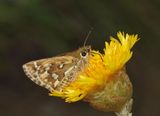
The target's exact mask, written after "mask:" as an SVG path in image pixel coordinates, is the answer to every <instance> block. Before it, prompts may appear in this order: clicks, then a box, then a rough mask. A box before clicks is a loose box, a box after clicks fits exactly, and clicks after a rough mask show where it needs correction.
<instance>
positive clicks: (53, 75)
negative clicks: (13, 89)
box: [23, 56, 77, 91]
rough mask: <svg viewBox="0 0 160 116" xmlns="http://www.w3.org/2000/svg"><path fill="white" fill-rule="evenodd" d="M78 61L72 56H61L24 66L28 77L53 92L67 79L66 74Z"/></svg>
mask: <svg viewBox="0 0 160 116" xmlns="http://www.w3.org/2000/svg"><path fill="white" fill-rule="evenodd" d="M76 61H77V59H76V58H74V57H72V56H60V57H53V58H47V59H42V60H37V61H31V62H29V63H26V64H24V65H23V69H24V72H25V73H26V75H27V76H28V77H29V78H30V79H31V80H32V81H33V82H35V83H36V84H38V85H40V86H42V87H45V88H47V89H48V90H49V91H53V90H54V89H56V88H57V86H58V84H60V82H61V81H62V80H63V78H64V77H65V72H67V70H68V69H69V68H70V67H74V65H75V63H76Z"/></svg>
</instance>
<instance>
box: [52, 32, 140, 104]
mask: <svg viewBox="0 0 160 116" xmlns="http://www.w3.org/2000/svg"><path fill="white" fill-rule="evenodd" d="M117 36H118V39H119V40H117V39H115V38H113V37H111V38H110V40H111V41H110V43H108V42H105V49H104V54H101V53H100V52H98V51H94V50H92V55H91V56H90V57H89V61H88V65H87V66H86V67H85V68H84V70H82V72H80V73H79V74H78V75H77V78H76V80H75V81H73V82H71V83H70V84H69V85H68V86H66V87H65V88H64V89H63V91H53V92H52V93H50V95H51V96H57V97H61V98H63V99H65V101H66V102H76V101H79V100H81V99H88V98H89V96H91V95H92V94H94V93H96V92H98V91H101V90H103V89H104V88H105V86H106V84H107V83H108V82H109V80H112V78H113V75H114V74H116V73H117V72H118V71H119V70H121V69H122V68H123V67H124V65H125V64H126V62H127V61H128V60H129V59H130V58H131V57H132V51H131V48H132V47H133V45H134V44H135V43H136V42H137V41H138V36H137V35H129V34H124V33H121V32H118V33H117Z"/></svg>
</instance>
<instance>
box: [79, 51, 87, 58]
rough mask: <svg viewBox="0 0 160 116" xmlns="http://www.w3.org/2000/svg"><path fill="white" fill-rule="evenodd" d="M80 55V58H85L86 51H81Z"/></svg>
mask: <svg viewBox="0 0 160 116" xmlns="http://www.w3.org/2000/svg"><path fill="white" fill-rule="evenodd" d="M80 55H81V57H86V56H87V55H88V53H87V52H86V51H82V52H81V53H80Z"/></svg>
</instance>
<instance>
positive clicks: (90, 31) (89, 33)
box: [83, 27, 93, 47]
mask: <svg viewBox="0 0 160 116" xmlns="http://www.w3.org/2000/svg"><path fill="white" fill-rule="evenodd" d="M92 30H93V28H92V27H91V29H90V30H89V32H88V34H87V36H86V38H85V41H84V44H83V46H84V47H85V45H86V43H87V40H88V38H89V36H90V35H91V33H92Z"/></svg>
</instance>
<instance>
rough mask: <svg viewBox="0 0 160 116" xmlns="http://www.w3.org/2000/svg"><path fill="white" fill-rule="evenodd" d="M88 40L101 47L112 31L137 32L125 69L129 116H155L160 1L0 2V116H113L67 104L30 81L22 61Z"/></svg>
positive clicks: (159, 94)
mask: <svg viewBox="0 0 160 116" xmlns="http://www.w3.org/2000/svg"><path fill="white" fill-rule="evenodd" d="M91 27H93V28H94V29H93V32H92V34H91V36H90V39H89V40H88V44H91V45H92V47H93V48H94V49H96V50H100V51H102V50H103V48H104V42H105V41H109V36H110V35H113V36H114V37H115V36H116V33H117V31H124V32H128V33H130V34H138V35H139V37H140V38H141V40H140V41H139V42H138V43H137V44H136V45H135V46H134V48H133V51H134V55H133V58H132V59H131V60H130V61H129V62H128V64H127V69H128V74H129V76H130V79H131V81H132V82H133V85H134V100H135V101H134V106H133V113H134V116H160V100H159V98H160V84H159V83H160V52H159V51H160V45H159V44H160V0H150V1H149V0H121V1H120V0H117V1H114V0H0V116H89V115H91V116H114V114H113V113H104V112H99V111H96V110H94V109H92V108H91V107H90V106H89V105H88V104H87V103H84V102H77V103H72V104H68V103H65V102H64V101H63V100H61V99H59V98H55V97H49V96H48V91H47V90H45V89H44V88H41V87H39V86H37V85H35V84H34V83H33V82H31V81H30V80H29V79H28V78H27V77H26V76H25V74H24V72H23V70H22V67H21V66H22V64H24V63H26V62H28V61H31V60H35V59H40V58H46V57H51V56H55V55H57V54H59V53H63V52H67V51H72V50H74V49H76V48H78V47H80V46H82V44H83V42H84V38H85V37H86V34H87V33H88V31H89V30H90V29H91Z"/></svg>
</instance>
